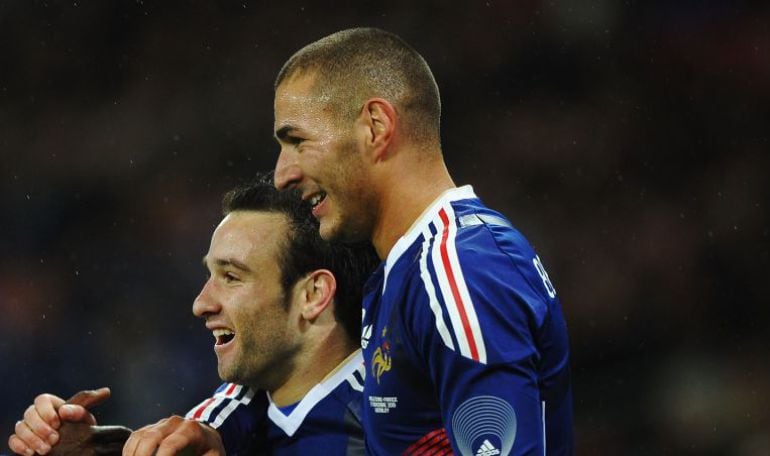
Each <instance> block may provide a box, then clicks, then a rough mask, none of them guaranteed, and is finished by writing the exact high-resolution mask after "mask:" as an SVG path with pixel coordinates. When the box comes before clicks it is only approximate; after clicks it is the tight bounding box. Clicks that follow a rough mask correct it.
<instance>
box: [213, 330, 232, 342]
mask: <svg viewBox="0 0 770 456" xmlns="http://www.w3.org/2000/svg"><path fill="white" fill-rule="evenodd" d="M212 333H213V334H214V341H215V342H214V345H226V344H229V343H230V342H231V341H232V340H233V339H234V338H235V333H234V332H233V331H232V330H230V329H227V328H220V329H215V330H213V331H212Z"/></svg>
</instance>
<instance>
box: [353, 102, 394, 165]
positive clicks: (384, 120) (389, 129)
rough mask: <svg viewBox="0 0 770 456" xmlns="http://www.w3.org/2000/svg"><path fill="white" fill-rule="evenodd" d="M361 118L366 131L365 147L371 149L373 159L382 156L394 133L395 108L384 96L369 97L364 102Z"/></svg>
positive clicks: (378, 158)
mask: <svg viewBox="0 0 770 456" xmlns="http://www.w3.org/2000/svg"><path fill="white" fill-rule="evenodd" d="M361 120H362V122H363V126H364V131H365V133H366V147H367V148H368V149H370V150H371V151H372V155H373V157H374V159H375V160H380V159H382V158H384V156H385V153H386V152H387V150H388V146H389V145H390V144H391V142H392V141H393V139H394V137H395V135H396V127H397V126H398V113H397V112H396V108H395V107H394V106H393V105H392V104H390V102H389V101H388V100H385V99H384V98H370V99H368V100H366V102H365V103H364V107H363V109H362V111H361Z"/></svg>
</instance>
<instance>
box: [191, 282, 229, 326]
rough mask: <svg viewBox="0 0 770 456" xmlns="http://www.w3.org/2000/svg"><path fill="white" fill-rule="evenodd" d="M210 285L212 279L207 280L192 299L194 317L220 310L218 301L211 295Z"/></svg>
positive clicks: (216, 312) (214, 313)
mask: <svg viewBox="0 0 770 456" xmlns="http://www.w3.org/2000/svg"><path fill="white" fill-rule="evenodd" d="M212 287H213V285H212V281H211V280H207V281H206V283H205V284H204V285H203V288H201V291H200V293H198V297H197V298H195V300H194V301H193V306H192V311H193V315H195V316H196V317H200V318H206V317H207V316H209V315H216V314H218V313H219V312H220V311H221V310H222V306H221V305H220V304H219V301H217V300H216V299H214V296H213V295H212V291H213V290H212Z"/></svg>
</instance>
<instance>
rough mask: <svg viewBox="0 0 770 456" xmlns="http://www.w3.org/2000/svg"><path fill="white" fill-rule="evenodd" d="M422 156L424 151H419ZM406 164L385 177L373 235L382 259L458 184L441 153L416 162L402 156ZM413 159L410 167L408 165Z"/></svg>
mask: <svg viewBox="0 0 770 456" xmlns="http://www.w3.org/2000/svg"><path fill="white" fill-rule="evenodd" d="M418 153H422V151H418ZM403 156H405V160H404V161H403V162H401V163H396V166H392V167H391V174H390V175H386V176H384V179H383V182H384V186H383V189H382V191H381V193H380V194H381V195H382V198H381V199H380V206H379V209H380V210H379V214H378V218H377V223H376V224H375V227H374V231H373V234H372V244H374V248H375V250H376V251H377V255H378V256H379V257H380V259H383V260H384V259H386V258H387V257H388V253H390V249H392V248H393V245H394V244H395V243H396V242H397V241H398V240H399V238H401V236H403V235H404V234H405V233H406V232H407V231H408V230H409V227H411V226H412V224H413V223H414V222H415V221H416V220H417V218H419V217H420V215H421V214H422V213H423V211H425V209H427V208H428V206H430V204H431V203H432V202H433V201H434V200H435V199H436V198H438V197H439V195H441V194H442V193H444V192H445V191H446V190H448V189H450V188H454V187H455V184H454V182H453V181H452V178H451V177H450V175H449V171H447V169H446V165H444V161H443V159H441V153H440V151H439V152H436V153H433V154H425V155H423V156H427V157H433V158H423V159H421V160H415V159H414V158H413V157H414V155H412V156H410V155H407V154H403ZM407 159H411V163H406V160H407Z"/></svg>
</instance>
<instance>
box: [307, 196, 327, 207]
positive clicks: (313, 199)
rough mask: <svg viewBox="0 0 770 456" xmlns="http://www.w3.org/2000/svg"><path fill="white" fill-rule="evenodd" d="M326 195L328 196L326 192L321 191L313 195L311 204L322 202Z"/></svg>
mask: <svg viewBox="0 0 770 456" xmlns="http://www.w3.org/2000/svg"><path fill="white" fill-rule="evenodd" d="M325 196H326V193H319V194H317V195H315V196H313V197H312V198H310V204H311V205H313V206H315V205H317V204H318V203H320V202H321V200H322V199H324V197H325Z"/></svg>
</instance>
